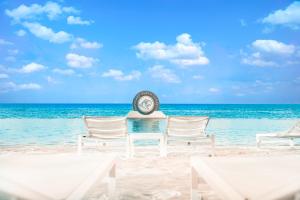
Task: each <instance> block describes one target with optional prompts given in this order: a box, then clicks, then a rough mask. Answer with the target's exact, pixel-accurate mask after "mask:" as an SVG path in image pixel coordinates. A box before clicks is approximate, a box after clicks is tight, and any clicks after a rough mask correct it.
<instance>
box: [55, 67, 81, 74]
mask: <svg viewBox="0 0 300 200" xmlns="http://www.w3.org/2000/svg"><path fill="white" fill-rule="evenodd" d="M52 72H53V73H57V74H61V75H73V74H75V72H74V70H72V69H59V68H55V69H53V70H52Z"/></svg>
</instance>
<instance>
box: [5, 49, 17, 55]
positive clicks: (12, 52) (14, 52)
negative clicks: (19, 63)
mask: <svg viewBox="0 0 300 200" xmlns="http://www.w3.org/2000/svg"><path fill="white" fill-rule="evenodd" d="M7 53H8V54H9V55H17V54H18V53H19V50H18V49H9V50H7Z"/></svg>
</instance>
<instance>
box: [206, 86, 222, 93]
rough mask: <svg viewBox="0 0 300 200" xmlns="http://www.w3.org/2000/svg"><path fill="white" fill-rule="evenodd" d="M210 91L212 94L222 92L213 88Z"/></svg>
mask: <svg viewBox="0 0 300 200" xmlns="http://www.w3.org/2000/svg"><path fill="white" fill-rule="evenodd" d="M208 91H209V92H211V93H219V92H220V89H219V88H214V87H211V88H209V90H208Z"/></svg>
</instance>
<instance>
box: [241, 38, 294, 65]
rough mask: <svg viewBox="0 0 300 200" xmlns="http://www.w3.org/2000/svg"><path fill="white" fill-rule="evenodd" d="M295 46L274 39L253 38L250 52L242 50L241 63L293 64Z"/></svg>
mask: <svg viewBox="0 0 300 200" xmlns="http://www.w3.org/2000/svg"><path fill="white" fill-rule="evenodd" d="M297 48H298V47H297V46H295V45H292V44H285V43H283V42H279V41H276V40H255V41H254V42H252V44H251V52H250V53H244V52H242V60H241V61H242V63H244V64H247V65H253V66H259V67H271V66H285V65H293V63H296V62H295V60H296V59H297V58H296V54H297Z"/></svg>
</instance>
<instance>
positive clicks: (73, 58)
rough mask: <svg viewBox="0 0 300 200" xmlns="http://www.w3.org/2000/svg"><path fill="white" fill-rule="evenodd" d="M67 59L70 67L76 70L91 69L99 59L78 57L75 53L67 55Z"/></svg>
mask: <svg viewBox="0 0 300 200" xmlns="http://www.w3.org/2000/svg"><path fill="white" fill-rule="evenodd" d="M66 59H67V64H68V66H70V67H74V68H89V67H91V66H93V65H94V64H95V63H96V62H97V61H98V59H95V58H92V57H87V56H82V55H78V54H75V53H68V54H67V55H66Z"/></svg>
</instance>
